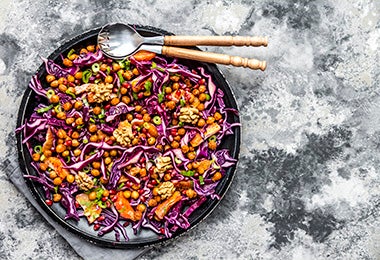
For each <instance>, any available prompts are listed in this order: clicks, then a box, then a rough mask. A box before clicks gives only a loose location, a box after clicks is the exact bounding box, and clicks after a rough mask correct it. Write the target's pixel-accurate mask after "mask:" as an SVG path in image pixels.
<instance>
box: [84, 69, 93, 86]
mask: <svg viewBox="0 0 380 260" xmlns="http://www.w3.org/2000/svg"><path fill="white" fill-rule="evenodd" d="M91 76H92V71H91V70H90V69H87V70H86V71H84V72H83V74H82V81H83V82H84V83H88V81H89V80H90V78H91Z"/></svg>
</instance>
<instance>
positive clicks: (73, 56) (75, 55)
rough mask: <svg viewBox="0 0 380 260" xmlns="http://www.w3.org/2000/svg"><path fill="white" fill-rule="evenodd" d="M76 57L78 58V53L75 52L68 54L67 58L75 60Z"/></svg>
mask: <svg viewBox="0 0 380 260" xmlns="http://www.w3.org/2000/svg"><path fill="white" fill-rule="evenodd" d="M76 58H78V54H75V53H73V54H71V55H70V56H69V60H75V59H76Z"/></svg>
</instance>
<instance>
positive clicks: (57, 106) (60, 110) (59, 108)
mask: <svg viewBox="0 0 380 260" xmlns="http://www.w3.org/2000/svg"><path fill="white" fill-rule="evenodd" d="M54 111H55V112H56V113H59V112H62V108H61V105H56V106H55V107H54Z"/></svg>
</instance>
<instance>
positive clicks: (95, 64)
mask: <svg viewBox="0 0 380 260" xmlns="http://www.w3.org/2000/svg"><path fill="white" fill-rule="evenodd" d="M91 69H92V71H93V72H94V73H95V74H96V73H98V72H99V70H100V65H99V63H94V64H92V66H91Z"/></svg>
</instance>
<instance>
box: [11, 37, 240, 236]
mask: <svg viewBox="0 0 380 260" xmlns="http://www.w3.org/2000/svg"><path fill="white" fill-rule="evenodd" d="M61 58H62V62H61V63H60V64H57V63H55V62H54V61H52V60H48V59H43V60H44V63H45V67H46V72H47V73H46V74H45V75H43V76H42V77H39V76H38V75H34V76H33V77H32V80H31V82H30V84H29V87H30V88H32V89H33V91H34V92H35V94H36V95H37V96H38V97H37V98H38V100H39V102H38V105H37V106H36V107H35V108H34V111H33V113H32V114H31V116H30V117H29V118H28V119H27V120H26V121H25V122H24V124H23V125H22V126H21V127H20V128H18V129H17V131H20V132H21V133H22V135H23V143H24V144H25V145H26V147H27V149H28V151H29V153H30V156H31V159H32V166H33V168H34V169H35V171H36V175H25V178H28V179H31V180H33V181H36V182H38V183H40V184H41V185H42V187H43V190H44V193H45V197H46V201H45V202H46V204H47V205H48V206H51V205H53V203H59V204H60V205H61V206H62V207H63V208H64V209H65V210H66V215H65V219H73V220H75V221H79V220H80V218H86V219H87V221H88V224H89V225H91V226H92V227H93V229H94V230H95V231H96V232H97V234H98V235H99V236H103V235H104V234H106V233H109V232H114V233H115V239H116V241H120V240H121V236H123V238H124V239H125V240H126V241H127V240H128V239H129V238H128V236H127V232H126V227H127V226H130V227H131V228H132V229H133V231H134V233H135V234H137V233H138V231H139V230H140V229H141V228H148V229H151V230H153V231H154V232H156V233H158V234H160V235H162V236H163V237H167V238H169V237H171V236H172V235H173V234H174V233H175V232H176V231H177V230H178V229H188V228H189V227H190V223H189V220H188V218H189V216H190V215H191V214H192V213H193V212H194V211H195V210H196V209H197V208H198V207H200V206H201V205H202V204H203V203H204V202H205V201H206V200H207V199H209V198H211V199H219V196H218V194H217V193H216V192H215V189H216V187H217V185H218V183H219V182H220V181H221V180H222V179H223V178H224V177H225V174H226V171H227V169H228V168H229V167H231V166H233V165H235V164H236V160H235V159H233V158H232V157H231V156H230V153H229V151H228V150H227V149H221V148H219V147H220V144H221V142H222V140H223V137H224V136H226V135H229V134H233V128H234V127H238V126H239V124H238V123H229V122H228V118H229V113H235V114H237V111H236V110H235V109H232V108H226V107H225V104H224V101H223V95H224V93H223V91H222V90H221V89H218V88H217V86H216V85H215V84H214V83H213V81H212V78H211V76H210V75H208V74H207V73H206V72H205V70H204V68H201V67H200V68H197V69H190V68H188V67H186V66H184V65H182V64H180V63H178V61H177V60H176V59H170V58H167V57H163V56H159V55H156V54H154V53H150V52H146V51H140V52H138V53H136V54H135V55H133V56H131V57H129V58H127V59H125V60H112V59H109V58H107V57H105V56H104V55H103V53H102V52H101V51H100V50H99V48H98V47H97V46H95V45H88V46H85V47H84V48H79V49H72V50H70V51H69V52H68V53H67V54H65V56H63V55H61Z"/></svg>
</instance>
